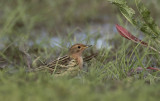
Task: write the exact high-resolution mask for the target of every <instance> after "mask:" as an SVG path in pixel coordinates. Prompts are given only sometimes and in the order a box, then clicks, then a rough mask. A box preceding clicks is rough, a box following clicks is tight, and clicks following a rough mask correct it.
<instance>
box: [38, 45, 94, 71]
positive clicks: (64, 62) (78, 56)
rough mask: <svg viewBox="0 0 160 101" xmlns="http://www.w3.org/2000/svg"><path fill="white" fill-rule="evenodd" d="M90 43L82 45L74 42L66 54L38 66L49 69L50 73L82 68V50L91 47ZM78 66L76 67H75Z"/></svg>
mask: <svg viewBox="0 0 160 101" xmlns="http://www.w3.org/2000/svg"><path fill="white" fill-rule="evenodd" d="M91 46H92V45H84V44H80V43H77V44H74V45H72V46H71V47H70V48H69V50H68V54H67V55H65V56H63V57H59V58H57V59H55V60H53V61H51V62H49V63H48V64H46V65H44V66H40V68H44V67H45V68H47V69H49V70H50V71H51V72H52V73H53V72H54V73H56V74H61V73H63V72H66V71H68V70H69V71H72V70H75V69H76V70H77V69H79V70H82V69H83V56H82V54H83V52H84V50H86V49H87V48H89V47H91ZM90 58H91V57H88V58H86V60H88V59H90ZM76 67H78V68H76Z"/></svg>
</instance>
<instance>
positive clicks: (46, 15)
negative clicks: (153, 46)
mask: <svg viewBox="0 0 160 101" xmlns="http://www.w3.org/2000/svg"><path fill="white" fill-rule="evenodd" d="M142 1H143V3H144V4H145V5H146V6H147V8H148V9H149V10H150V11H151V15H152V17H153V18H154V19H155V21H156V23H157V24H158V25H159V26H160V23H159V22H160V19H159V18H160V12H159V11H160V7H159V5H160V1H159V0H142ZM127 2H128V4H129V6H131V7H132V8H133V9H134V10H136V7H135V3H134V0H127ZM115 24H120V25H123V26H125V27H126V28H127V29H128V30H130V31H133V32H135V33H136V34H135V33H133V34H135V35H137V37H141V36H142V38H143V33H140V34H139V31H137V29H136V28H134V27H133V26H131V25H130V24H129V22H128V21H126V19H125V18H124V17H123V16H122V15H121V13H120V12H119V10H118V9H117V7H116V6H115V5H112V4H111V3H110V2H108V1H107V0H0V68H1V69H4V68H12V71H10V72H14V73H15V70H16V69H17V68H26V67H27V63H26V60H28V61H32V60H34V59H36V58H37V57H39V56H40V57H42V58H43V59H44V60H46V59H48V58H56V57H58V56H59V55H60V54H61V55H62V54H66V53H67V50H68V47H70V46H71V45H73V44H75V43H83V44H92V45H95V49H96V50H102V51H103V50H104V51H107V52H108V51H110V50H112V51H110V54H109V53H107V54H108V55H107V56H112V55H114V57H112V58H109V59H108V61H111V60H112V59H115V58H116V57H117V56H116V55H115V53H116V52H117V50H120V49H121V47H120V46H125V43H128V44H129V45H131V43H132V42H129V41H125V39H124V40H123V38H122V37H121V36H120V35H119V34H118V33H117V30H116V28H115ZM128 44H127V45H128ZM129 45H128V46H126V47H130V51H131V49H133V47H135V46H136V45H134V46H132V45H131V46H129ZM121 50H122V49H121ZM122 53H123V51H119V56H121V55H122ZM24 54H25V55H26V54H28V55H29V56H28V55H27V56H28V57H26V56H25V55H24ZM148 57H150V56H148ZM108 61H107V62H106V63H109V62H108ZM115 62H116V63H117V61H116V60H115ZM147 62H148V60H147V61H146V62H145V63H147ZM124 63H125V62H124ZM139 64H140V65H142V64H141V63H139ZM156 64H159V63H158V62H156V63H153V62H151V61H150V65H156ZM146 65H149V63H148V64H146ZM15 68H16V69H15ZM112 73H113V72H112ZM112 73H111V74H112ZM115 73H117V72H115ZM22 75H23V74H20V77H21V76H22ZM45 75H46V74H45ZM47 75H48V74H47ZM122 75H123V74H122ZM114 76H115V78H116V79H119V80H120V78H117V75H114ZM5 77H6V75H5V74H3V75H2V74H1V80H2V79H3V78H5ZM17 77H19V76H16V77H14V79H17ZM31 77H32V76H31ZM47 77H48V76H46V78H47ZM40 78H41V76H40ZM44 78H45V77H42V78H41V79H42V81H41V79H40V81H37V83H38V84H41V83H44V82H47V83H49V84H52V83H53V82H51V81H50V80H48V81H45V80H46V78H45V79H44ZM108 78H109V79H113V78H112V76H108ZM19 79H20V78H19ZM19 79H18V80H17V81H18V82H19V81H21V80H19ZM35 79H36V78H33V79H28V77H27V78H25V80H26V81H28V80H29V81H31V82H32V81H34V80H35ZM50 79H52V78H51V77H50ZM121 79H122V78H121ZM38 80H39V79H38ZM86 80H89V81H92V80H94V79H93V78H87V79H86ZM103 80H104V79H103ZM103 80H102V81H103ZM107 80H108V79H107ZM2 81H3V80H2ZM4 81H5V80H4ZM17 81H14V82H15V84H14V85H13V87H12V86H11V90H12V91H13V92H12V93H11V94H13V93H14V91H15V90H17V88H18V86H19V85H21V82H20V84H19V85H18V86H17V85H16V84H17V83H18V82H17ZM26 81H24V82H22V84H23V86H22V89H23V87H31V85H32V84H29V85H30V86H29V85H25V83H26ZM43 81H44V82H43ZM84 81H85V80H84ZM127 81H128V79H127V80H126V79H125V80H124V82H123V83H121V82H120V81H116V82H114V81H112V82H111V83H113V85H112V84H109V83H107V84H108V85H109V87H106V86H104V85H105V83H104V85H103V84H98V86H97V85H94V84H92V83H87V85H88V87H91V88H90V89H89V88H87V89H86V87H85V86H82V89H83V90H85V93H84V94H85V95H87V94H88V93H91V92H92V90H91V89H92V88H95V92H97V93H96V94H95V97H96V96H97V94H98V93H99V92H100V93H102V94H103V93H106V91H104V90H103V87H104V88H105V90H108V88H109V90H113V91H114V90H115V89H116V88H117V86H118V89H117V90H118V91H117V93H115V92H114V93H113V92H112V94H116V96H117V99H118V98H119V97H118V95H119V94H122V95H126V94H128V92H132V91H134V90H133V89H131V91H130V90H129V91H125V92H123V90H126V89H127V87H132V86H131V85H130V84H128V83H127V84H126V86H125V87H124V86H123V84H124V85H125V82H127ZM129 81H130V79H129ZM5 82H6V83H4V84H5V85H3V86H2V87H4V88H5V87H6V88H8V86H7V85H6V84H10V83H11V82H12V79H9V81H5ZM64 82H67V83H66V84H67V87H71V86H72V83H73V81H72V80H71V81H67V80H64V81H60V80H56V81H55V82H54V83H53V85H54V86H56V85H59V84H60V85H59V87H58V88H57V91H59V93H58V94H61V91H62V92H63V93H62V96H63V97H65V94H67V92H66V90H67V89H68V88H66V86H64V84H63V83H64ZM76 82H78V83H82V84H83V82H81V81H78V80H77V79H76V80H75V81H74V83H76ZM95 82H96V84H97V82H99V80H97V81H94V83H95ZM117 82H118V83H117ZM37 83H35V84H33V85H34V86H36V84H37ZM137 83H138V84H139V83H140V84H141V85H140V88H141V87H142V86H143V83H144V81H142V82H141V81H140V82H139V81H137V82H136V84H137ZM49 84H46V83H44V84H43V85H42V86H38V87H39V88H40V89H41V90H40V89H39V88H36V89H38V90H37V91H39V92H43V90H42V88H43V87H45V86H48V87H50V85H49ZM79 86H80V85H79V84H77V85H76V84H75V85H74V87H75V88H73V90H77V89H76V88H77V87H79ZM123 87H124V88H123ZM134 87H135V88H136V86H134ZM147 87H148V86H146V87H145V88H147ZM31 88H32V87H31ZM142 88H143V87H142ZM145 88H144V89H143V90H142V92H141V93H144V94H148V93H145V91H146V89H145ZM0 89H1V88H0ZM18 89H19V88H18ZM26 89H27V88H26ZM26 89H24V91H25V90H26ZM54 89H55V88H54ZM153 89H154V87H153ZM3 90H4V89H3ZM45 90H46V91H47V92H52V91H50V90H47V89H45ZM5 91H6V90H4V92H5ZM7 91H8V92H10V88H8V89H7ZM136 91H139V90H136ZM136 91H135V94H136ZM150 91H152V88H150V90H149V91H148V90H147V92H150ZM8 92H7V93H8ZM18 92H19V93H16V94H17V95H16V94H15V96H18V94H20V92H21V90H20V89H19V90H18ZM28 92H30V91H28ZM33 92H35V93H36V91H33ZM122 92H123V93H122ZM157 92H158V91H157ZM2 93H3V92H2ZM54 93H55V92H54ZM70 93H71V94H73V92H72V91H71V92H70ZM77 93H78V94H82V95H83V92H81V90H80V89H79V90H78V91H77ZM31 94H32V93H31ZM41 94H43V93H39V96H41ZM107 94H108V93H107ZM129 94H130V93H129ZM156 94H157V93H156ZM4 95H5V94H4ZM92 95H94V94H93V93H91V95H90V96H92ZM24 96H25V95H23V96H22V98H23V97H24ZM46 96H49V98H50V96H52V95H46ZM59 96H60V97H61V95H58V97H59ZM98 96H100V95H99V94H98ZM109 96H110V94H108V95H107V97H109ZM133 96H134V95H133ZM113 97H114V96H112V97H110V98H113ZM122 97H123V98H125V97H124V96H122ZM13 98H14V97H13ZM20 98H21V97H20ZM49 98H48V99H49ZM92 98H93V99H94V97H92ZM123 98H122V100H123ZM15 99H16V97H15ZM37 99H38V98H37ZM46 99H47V98H46ZM95 99H96V98H95ZM28 100H29V99H28Z"/></svg>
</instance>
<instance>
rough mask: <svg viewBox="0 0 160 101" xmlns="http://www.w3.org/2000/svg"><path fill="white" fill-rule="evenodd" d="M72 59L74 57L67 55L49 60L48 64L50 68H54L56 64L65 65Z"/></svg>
mask: <svg viewBox="0 0 160 101" xmlns="http://www.w3.org/2000/svg"><path fill="white" fill-rule="evenodd" d="M71 60H72V59H71V58H70V57H69V56H67V55H66V56H63V57H60V58H57V59H56V60H53V61H51V62H49V63H48V64H47V65H46V66H47V67H49V68H54V67H55V66H60V67H65V66H67V65H68V64H69V62H70V61H71Z"/></svg>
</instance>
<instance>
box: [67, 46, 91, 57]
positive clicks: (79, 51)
mask: <svg viewBox="0 0 160 101" xmlns="http://www.w3.org/2000/svg"><path fill="white" fill-rule="evenodd" d="M91 46H92V45H84V44H74V45H73V46H71V48H70V49H69V54H70V55H72V54H77V55H81V54H82V53H83V51H84V50H85V49H86V48H88V47H91Z"/></svg>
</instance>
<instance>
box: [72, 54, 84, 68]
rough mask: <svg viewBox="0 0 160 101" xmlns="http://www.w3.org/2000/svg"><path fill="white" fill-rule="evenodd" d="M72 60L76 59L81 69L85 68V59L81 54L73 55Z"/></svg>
mask: <svg viewBox="0 0 160 101" xmlns="http://www.w3.org/2000/svg"><path fill="white" fill-rule="evenodd" d="M71 58H73V59H75V60H76V61H77V64H78V65H79V68H80V69H82V68H83V58H82V55H79V54H72V55H71Z"/></svg>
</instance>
